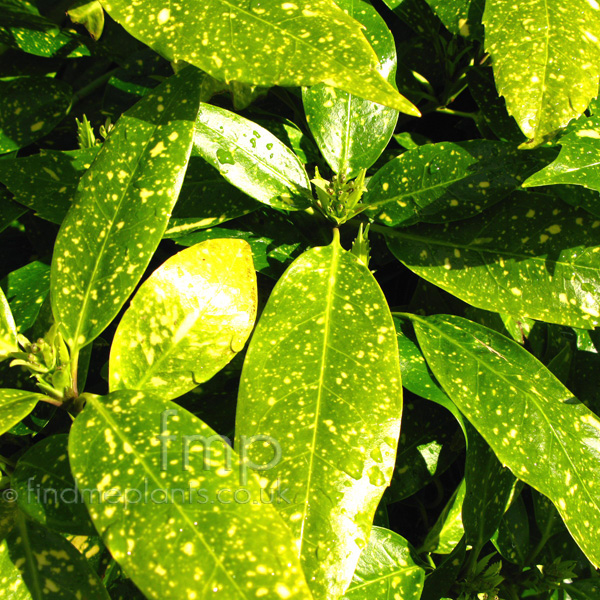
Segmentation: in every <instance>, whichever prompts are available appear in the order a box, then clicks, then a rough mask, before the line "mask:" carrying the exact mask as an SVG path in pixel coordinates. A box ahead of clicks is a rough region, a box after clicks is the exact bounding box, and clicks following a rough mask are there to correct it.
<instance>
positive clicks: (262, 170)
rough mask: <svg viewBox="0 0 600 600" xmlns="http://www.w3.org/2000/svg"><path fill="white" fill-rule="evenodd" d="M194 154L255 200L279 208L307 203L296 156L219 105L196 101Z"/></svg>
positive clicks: (308, 196)
mask: <svg viewBox="0 0 600 600" xmlns="http://www.w3.org/2000/svg"><path fill="white" fill-rule="evenodd" d="M194 153H195V154H196V155H199V156H202V158H204V159H205V160H206V161H207V162H209V163H210V164H211V165H212V166H213V167H215V168H216V169H218V171H219V172H220V173H221V175H223V177H224V178H225V179H226V180H227V181H229V182H230V183H231V184H233V185H235V186H236V187H237V188H239V189H240V190H242V192H244V193H246V194H248V196H251V197H252V198H254V199H256V200H258V201H259V202H264V203H265V204H268V205H270V206H274V207H275V208H282V209H285V210H301V209H305V208H308V207H309V206H310V204H311V200H312V192H311V190H310V181H309V179H308V175H307V174H306V171H305V170H304V166H303V164H302V162H301V161H300V159H299V158H298V157H297V156H296V155H295V154H294V153H293V152H292V151H291V150H290V149H289V148H288V147H287V146H286V145H285V144H283V143H282V142H280V141H279V139H277V138H276V137H275V136H274V135H273V134H272V133H271V132H270V131H267V130H266V129H264V128H263V127H260V125H257V124H256V123H253V122H252V121H249V120H248V119H245V118H244V117H240V116H239V115H237V114H235V113H232V112H230V111H228V110H225V109H224V108H219V107H218V106H211V105H210V104H201V107H200V111H199V113H198V119H197V121H196V129H195V131H194Z"/></svg>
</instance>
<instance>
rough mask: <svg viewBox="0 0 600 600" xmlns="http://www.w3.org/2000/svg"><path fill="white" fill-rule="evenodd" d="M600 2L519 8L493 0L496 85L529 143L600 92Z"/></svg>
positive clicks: (490, 25)
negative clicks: (599, 66) (599, 89)
mask: <svg viewBox="0 0 600 600" xmlns="http://www.w3.org/2000/svg"><path fill="white" fill-rule="evenodd" d="M599 8H600V6H599V5H598V3H597V2H595V0H594V1H588V0H527V1H526V2H521V3H520V4H519V9H518V10H515V9H514V8H513V5H512V4H510V3H507V2H505V1H504V0H487V2H486V3H485V12H484V15H483V22H484V25H485V45H486V50H487V51H488V52H489V53H490V54H491V55H492V61H493V67H494V75H495V77H496V85H497V87H498V92H499V93H500V95H501V96H504V97H505V98H506V106H507V108H508V112H509V113H510V114H511V115H512V116H514V117H515V119H516V121H517V123H518V124H519V126H520V128H521V130H522V131H523V133H524V134H525V136H526V137H528V138H530V141H529V143H528V145H529V146H537V145H539V144H541V143H543V142H544V140H545V138H546V137H548V136H551V135H553V134H554V133H555V132H556V131H558V130H559V129H562V128H563V127H565V126H566V125H567V123H568V122H569V121H570V120H571V119H573V118H577V117H579V115H581V114H582V113H583V111H584V110H585V109H586V108H587V106H588V104H589V103H590V100H591V99H592V98H595V97H596V96H597V95H598V75H599V68H598V62H599V60H600V50H599V47H598V39H599V38H600V19H599V14H598V11H599Z"/></svg>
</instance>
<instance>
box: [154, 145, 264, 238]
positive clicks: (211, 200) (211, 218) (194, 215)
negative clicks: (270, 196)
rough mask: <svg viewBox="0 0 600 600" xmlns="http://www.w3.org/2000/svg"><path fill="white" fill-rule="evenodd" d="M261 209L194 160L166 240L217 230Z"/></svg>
mask: <svg viewBox="0 0 600 600" xmlns="http://www.w3.org/2000/svg"><path fill="white" fill-rule="evenodd" d="M259 206H260V204H258V203H257V202H256V201H255V200H253V199H252V198H250V197H248V196H247V195H246V194H244V193H243V192H241V191H239V190H238V189H237V188H235V187H234V186H232V185H231V184H230V183H229V182H228V181H226V180H225V179H224V178H223V176H222V175H221V174H220V173H219V171H218V170H217V169H215V168H214V167H212V166H211V165H209V164H208V163H207V162H206V161H205V160H204V159H203V158H201V157H199V156H192V157H191V158H190V163H189V165H188V168H187V171H186V173H185V179H184V180H183V185H182V187H181V193H180V194H179V199H178V200H177V204H176V205H175V207H174V208H173V216H172V217H171V220H170V221H169V225H168V227H167V230H166V231H165V236H164V237H168V238H177V237H179V236H182V235H185V234H187V233H191V232H193V231H196V230H198V229H206V228H208V227H215V226H217V225H219V224H221V223H224V222H225V221H229V220H231V219H235V218H236V217H240V216H242V215H246V214H248V213H250V212H252V211H254V210H256V209H257V208H258V207H259Z"/></svg>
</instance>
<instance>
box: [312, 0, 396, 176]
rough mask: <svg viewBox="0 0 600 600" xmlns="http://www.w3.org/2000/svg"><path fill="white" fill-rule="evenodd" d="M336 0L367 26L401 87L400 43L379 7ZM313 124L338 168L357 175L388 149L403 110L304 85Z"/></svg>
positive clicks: (384, 69)
mask: <svg viewBox="0 0 600 600" xmlns="http://www.w3.org/2000/svg"><path fill="white" fill-rule="evenodd" d="M337 5H338V6H339V7H340V8H341V9H342V10H344V11H345V12H346V13H347V14H349V15H350V16H352V17H354V18H355V19H356V20H357V21H358V22H359V23H362V25H364V26H365V36H366V38H367V40H368V41H369V43H370V44H371V45H372V46H373V48H374V49H375V52H376V53H377V58H378V59H379V63H380V65H381V66H380V67H379V69H378V70H379V73H380V74H381V76H382V77H384V78H385V79H386V80H387V81H388V82H389V83H390V85H392V86H394V87H396V66H397V59H396V45H395V44H394V37H393V36H392V34H391V32H390V30H389V29H388V28H387V25H386V23H385V21H384V20H383V19H382V18H381V17H380V16H379V13H378V12H377V11H376V10H375V9H374V8H373V7H372V6H371V5H370V4H369V3H368V2H365V1H364V0H340V1H339V2H337ZM302 101H303V104H304V110H305V112H306V119H307V121H308V125H309V127H310V130H311V132H312V134H313V136H314V137H315V140H316V142H317V144H318V146H319V149H320V150H321V152H322V154H323V156H324V157H325V160H326V161H327V162H328V164H329V166H330V167H331V168H332V170H333V171H334V173H340V174H342V175H344V176H346V177H348V178H352V177H356V175H357V174H358V172H359V171H360V170H361V169H368V168H369V167H370V166H371V165H372V164H373V163H374V162H375V161H376V160H377V159H378V158H379V156H380V155H381V153H382V152H383V151H384V150H385V147H386V146H387V144H388V142H389V141H390V138H391V136H392V133H393V132H394V127H395V126H396V122H397V121H398V111H397V110H394V109H392V108H389V107H387V106H382V105H381V104H376V103H374V102H370V101H368V100H363V99H362V98H358V97H356V96H353V95H352V94H349V93H348V92H344V91H341V90H336V89H335V88H334V87H330V86H327V85H325V84H322V83H321V84H319V85H316V86H313V87H311V88H305V89H304V90H303V91H302Z"/></svg>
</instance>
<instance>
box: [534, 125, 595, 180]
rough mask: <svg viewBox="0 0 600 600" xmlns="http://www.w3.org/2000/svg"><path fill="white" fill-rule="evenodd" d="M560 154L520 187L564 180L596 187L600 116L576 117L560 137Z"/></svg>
mask: <svg viewBox="0 0 600 600" xmlns="http://www.w3.org/2000/svg"><path fill="white" fill-rule="evenodd" d="M559 144H560V145H561V149H560V154H559V155H558V157H557V158H556V159H555V160H554V162H552V163H550V164H549V165H548V166H547V167H545V168H543V169H542V170H541V171H538V172H537V173H535V174H534V175H532V176H531V177H529V178H528V179H527V180H526V181H525V182H524V183H523V187H526V188H527V187H535V186H540V185H556V184H559V183H568V184H573V185H578V186H583V187H585V188H588V189H592V190H596V191H600V161H598V152H599V151H600V117H590V118H588V119H580V120H579V121H577V123H575V124H574V125H573V126H572V127H569V132H568V133H567V134H566V135H564V136H563V137H561V138H560V141H559Z"/></svg>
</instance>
